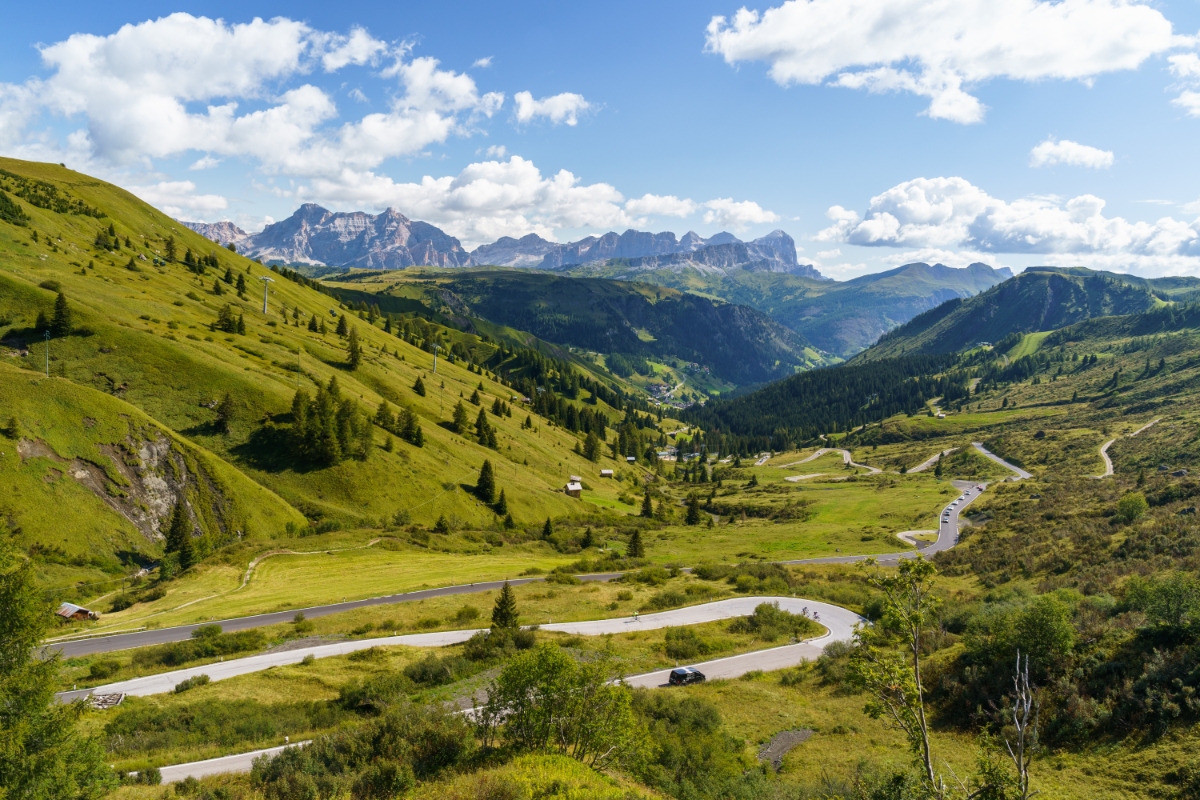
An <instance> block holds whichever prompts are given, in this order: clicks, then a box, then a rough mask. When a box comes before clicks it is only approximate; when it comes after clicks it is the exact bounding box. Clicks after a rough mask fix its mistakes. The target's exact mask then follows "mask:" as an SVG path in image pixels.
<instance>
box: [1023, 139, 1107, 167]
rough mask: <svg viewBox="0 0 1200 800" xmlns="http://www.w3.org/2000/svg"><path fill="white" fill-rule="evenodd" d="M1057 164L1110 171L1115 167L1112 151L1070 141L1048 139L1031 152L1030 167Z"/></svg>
mask: <svg viewBox="0 0 1200 800" xmlns="http://www.w3.org/2000/svg"><path fill="white" fill-rule="evenodd" d="M1055 164H1066V165H1067V166H1070V167H1090V168H1091V169H1108V168H1109V167H1111V166H1112V165H1113V154H1112V151H1111V150H1101V149H1100V148H1098V147H1089V146H1088V145H1086V144H1080V143H1079V142H1072V141H1071V140H1070V139H1063V140H1061V141H1055V140H1054V139H1053V138H1050V139H1047V140H1046V141H1044V142H1042V143H1041V144H1039V145H1037V146H1036V147H1034V148H1033V149H1032V150H1030V151H1029V165H1030V166H1032V167H1052V166H1054V165H1055Z"/></svg>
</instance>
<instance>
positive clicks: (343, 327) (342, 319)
mask: <svg viewBox="0 0 1200 800" xmlns="http://www.w3.org/2000/svg"><path fill="white" fill-rule="evenodd" d="M349 332H350V324H349V323H348V322H346V315H345V314H342V315H341V316H339V317H338V324H337V330H336V331H335V333H337V335H338V336H345V335H346V334H347V333H349Z"/></svg>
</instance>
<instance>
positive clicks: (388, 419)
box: [375, 400, 396, 431]
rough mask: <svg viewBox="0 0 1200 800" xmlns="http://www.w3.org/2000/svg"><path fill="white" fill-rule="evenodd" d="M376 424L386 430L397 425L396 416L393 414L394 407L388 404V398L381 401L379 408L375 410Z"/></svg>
mask: <svg viewBox="0 0 1200 800" xmlns="http://www.w3.org/2000/svg"><path fill="white" fill-rule="evenodd" d="M375 424H376V425H378V426H379V427H381V428H383V429H384V430H385V431H390V430H392V429H394V428H395V427H396V417H395V415H393V414H392V407H391V406H389V405H388V401H387V400H380V401H379V410H378V411H376V412H375Z"/></svg>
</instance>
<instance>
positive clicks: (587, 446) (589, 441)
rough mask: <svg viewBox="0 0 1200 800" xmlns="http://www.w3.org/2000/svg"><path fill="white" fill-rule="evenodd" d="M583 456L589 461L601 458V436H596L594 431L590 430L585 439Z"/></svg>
mask: <svg viewBox="0 0 1200 800" xmlns="http://www.w3.org/2000/svg"><path fill="white" fill-rule="evenodd" d="M583 457H584V458H586V459H587V460H588V461H599V460H600V437H598V436H596V434H595V433H594V432H593V431H588V434H587V436H586V437H585V438H584V440H583Z"/></svg>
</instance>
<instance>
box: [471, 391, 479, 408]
mask: <svg viewBox="0 0 1200 800" xmlns="http://www.w3.org/2000/svg"><path fill="white" fill-rule="evenodd" d="M470 403H471V405H473V406H477V405H479V391H478V390H476V391H474V392H471V399H470Z"/></svg>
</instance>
